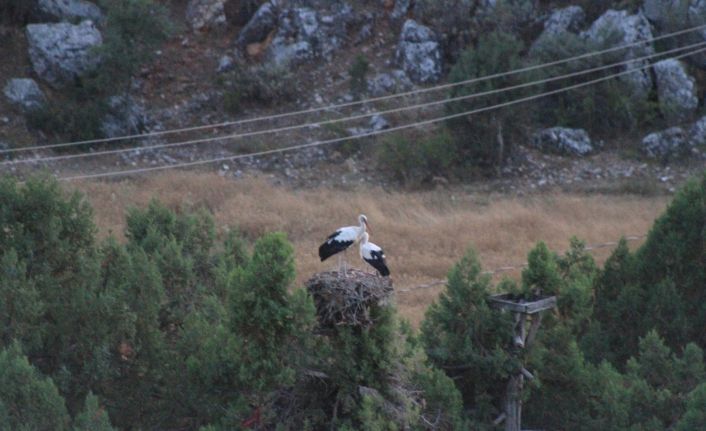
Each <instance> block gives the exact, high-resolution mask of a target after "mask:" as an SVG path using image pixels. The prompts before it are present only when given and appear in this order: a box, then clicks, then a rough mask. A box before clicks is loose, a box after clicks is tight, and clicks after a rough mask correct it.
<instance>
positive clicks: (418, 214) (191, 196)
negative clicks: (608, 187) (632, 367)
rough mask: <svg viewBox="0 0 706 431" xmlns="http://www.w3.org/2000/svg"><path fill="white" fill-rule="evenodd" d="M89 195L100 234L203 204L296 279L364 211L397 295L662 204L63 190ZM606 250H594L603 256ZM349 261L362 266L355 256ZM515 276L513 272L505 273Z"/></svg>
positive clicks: (154, 183)
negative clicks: (142, 213) (290, 256)
mask: <svg viewBox="0 0 706 431" xmlns="http://www.w3.org/2000/svg"><path fill="white" fill-rule="evenodd" d="M70 187H75V188H77V189H79V190H81V191H83V192H84V193H86V194H87V196H88V199H89V200H90V202H91V204H92V205H93V207H94V209H95V212H96V220H97V223H98V226H99V229H100V231H101V233H102V234H103V235H108V234H109V233H111V232H112V233H113V234H115V235H116V236H118V237H119V238H120V237H121V235H122V232H123V228H124V222H125V219H124V213H125V210H126V208H128V207H130V206H144V205H146V204H147V203H148V202H149V201H150V200H151V199H153V198H158V199H159V200H161V201H162V202H164V203H165V204H167V205H168V206H170V207H173V208H184V207H205V208H207V209H208V210H209V211H211V212H212V213H213V214H214V217H215V220H216V225H217V227H218V230H219V234H221V235H223V234H224V233H225V232H226V231H227V229H229V228H238V229H240V230H241V231H242V232H243V233H244V234H245V235H246V236H247V237H249V238H251V239H254V238H256V237H257V236H259V235H261V234H263V233H265V232H269V231H273V230H280V231H284V232H286V233H287V235H288V237H289V239H290V240H291V241H292V242H293V243H294V247H295V250H296V264H297V274H298V282H300V283H301V282H303V281H304V280H306V279H307V278H308V277H309V276H310V275H311V274H313V273H315V272H317V271H323V270H328V269H330V268H331V267H332V266H333V265H335V263H336V262H335V259H332V260H333V261H332V262H328V261H327V262H324V263H321V262H319V259H318V256H317V248H318V245H319V244H320V242H321V241H322V240H323V239H324V238H325V237H326V236H327V235H328V234H329V233H331V232H333V231H334V230H335V229H336V228H338V227H340V226H344V225H350V224H355V223H356V220H357V215H358V214H359V213H365V214H366V215H367V216H368V218H369V221H370V224H371V226H372V232H371V240H372V241H374V242H375V243H377V244H379V245H380V246H382V247H383V248H384V249H385V252H386V255H387V258H388V265H389V267H390V269H391V271H392V277H393V279H394V282H395V287H396V288H397V289H405V288H409V287H413V286H417V285H419V284H424V283H427V282H429V281H431V280H435V279H439V278H443V277H444V276H445V275H446V273H447V271H448V270H449V268H450V267H451V265H452V264H453V263H454V262H455V261H457V260H458V259H459V258H460V256H461V255H462V254H463V253H464V251H465V250H466V249H467V247H469V246H473V247H475V248H476V250H477V251H478V253H479V256H480V257H481V261H482V263H483V266H484V268H485V269H493V268H497V267H500V266H505V265H508V264H521V263H523V262H524V261H525V258H526V255H527V252H528V251H529V250H530V249H531V248H532V246H533V245H534V244H535V243H536V242H537V241H540V240H542V241H545V242H546V243H547V244H548V245H549V247H550V248H552V249H554V250H557V251H561V250H564V249H565V248H566V247H567V246H568V240H569V238H570V237H571V236H574V235H575V236H578V237H579V238H581V239H584V240H586V241H587V242H588V243H597V242H604V241H615V240H617V239H618V238H619V237H620V236H621V235H633V234H642V233H645V232H647V230H648V229H649V227H650V226H651V225H652V222H653V220H654V219H655V217H656V216H657V215H658V214H659V213H660V212H661V211H662V210H663V209H664V208H665V206H666V203H667V198H666V197H663V196H634V195H625V196H620V195H611V196H597V195H567V194H554V195H543V196H534V197H525V198H513V197H507V196H500V195H474V194H467V193H464V192H463V191H460V190H456V191H433V192H415V193H391V192H387V191H384V190H382V189H378V188H361V189H359V190H354V191H341V190H330V189H311V190H290V189H288V188H285V187H276V186H273V185H271V184H270V183H268V182H267V181H266V180H264V179H258V178H247V179H242V180H239V181H233V180H231V179H225V178H222V177H219V176H217V175H215V174H199V173H183V172H181V173H168V174H164V175H160V176H155V177H150V178H146V179H139V180H124V181H120V182H82V183H76V184H73V185H71V186H70ZM609 250H610V248H606V249H601V250H598V251H597V254H596V257H597V258H598V259H599V260H601V259H603V258H605V257H606V256H607V253H608V252H609ZM349 262H351V263H352V264H353V265H354V266H358V267H361V268H364V267H365V264H364V263H362V262H361V261H360V259H359V258H358V255H357V250H354V251H353V252H350V253H349ZM507 275H508V276H512V277H514V276H518V275H519V272H517V271H515V272H508V273H507ZM438 292H439V289H422V290H418V291H414V292H408V293H402V292H400V294H399V295H398V302H399V305H400V309H401V311H402V313H403V314H404V315H405V316H406V317H407V318H409V319H410V320H411V321H412V322H413V323H416V322H418V321H420V320H421V318H422V316H423V313H424V310H425V309H426V306H427V305H428V303H429V302H430V301H431V300H432V299H433V298H434V297H435V296H436V294H437V293H438Z"/></svg>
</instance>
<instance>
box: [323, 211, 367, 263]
mask: <svg viewBox="0 0 706 431" xmlns="http://www.w3.org/2000/svg"><path fill="white" fill-rule="evenodd" d="M358 222H359V223H360V225H359V226H346V227H342V228H340V229H338V230H337V231H336V232H334V233H332V234H331V235H329V236H328V238H326V241H325V242H324V243H323V244H321V245H320V246H319V257H320V258H321V261H322V262H323V261H324V260H326V259H328V258H329V257H331V256H333V255H334V254H336V253H340V252H342V251H344V250H346V249H347V248H348V247H350V246H351V245H353V244H355V243H356V242H357V241H360V238H361V237H362V236H363V234H364V233H365V231H366V229H370V226H369V225H368V218H367V217H366V216H365V215H363V214H361V215H359V216H358Z"/></svg>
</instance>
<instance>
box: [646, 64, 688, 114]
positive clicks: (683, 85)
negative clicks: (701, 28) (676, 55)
mask: <svg viewBox="0 0 706 431" xmlns="http://www.w3.org/2000/svg"><path fill="white" fill-rule="evenodd" d="M654 70H655V77H656V80H657V95H658V97H659V108H660V110H661V111H662V114H663V115H664V116H665V118H667V120H668V121H673V122H676V121H684V120H687V119H689V118H690V117H691V116H692V115H693V113H694V112H695V111H696V108H697V107H698V106H699V99H698V98H697V97H696V83H695V81H694V78H692V77H691V76H689V75H688V74H687V73H686V70H685V69H684V65H683V64H682V63H681V62H680V61H678V60H675V59H672V58H670V59H666V60H662V61H658V62H657V63H655V64H654Z"/></svg>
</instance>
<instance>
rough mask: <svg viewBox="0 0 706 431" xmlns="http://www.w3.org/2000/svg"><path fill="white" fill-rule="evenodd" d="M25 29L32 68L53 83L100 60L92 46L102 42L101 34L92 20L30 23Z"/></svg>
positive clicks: (76, 74) (70, 78) (66, 79)
mask: <svg viewBox="0 0 706 431" xmlns="http://www.w3.org/2000/svg"><path fill="white" fill-rule="evenodd" d="M26 33H27V42H28V45H29V58H30V60H31V61H32V66H33V67H34V71H35V72H36V73H37V75H38V76H39V77H40V78H42V79H43V80H45V81H46V82H48V83H49V84H51V85H52V86H54V87H60V86H62V85H63V84H64V83H66V82H71V81H73V80H74V79H75V78H76V77H79V76H82V75H83V74H85V73H86V72H88V71H89V70H92V69H93V68H95V66H96V65H97V63H98V61H99V59H98V56H97V55H96V53H95V52H94V51H93V48H95V47H96V46H99V45H101V44H102V43H103V38H102V37H101V34H100V32H99V31H98V29H97V28H96V27H95V25H94V24H93V22H91V21H83V22H82V23H81V24H79V25H73V24H68V23H57V24H30V25H28V26H27V30H26Z"/></svg>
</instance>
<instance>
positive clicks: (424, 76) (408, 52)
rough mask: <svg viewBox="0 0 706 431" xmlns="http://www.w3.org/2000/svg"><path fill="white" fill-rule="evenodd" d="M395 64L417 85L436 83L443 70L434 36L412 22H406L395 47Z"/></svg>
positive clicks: (437, 43)
mask: <svg viewBox="0 0 706 431" xmlns="http://www.w3.org/2000/svg"><path fill="white" fill-rule="evenodd" d="M396 59H397V63H398V64H399V65H400V66H401V67H402V69H403V70H404V71H405V72H406V73H407V75H408V76H409V77H410V78H411V79H412V81H414V82H417V83H430V82H437V81H438V80H439V79H441V73H442V69H443V63H442V55H441V46H440V45H439V42H438V39H437V37H436V34H435V33H434V32H433V31H432V30H431V29H430V28H429V27H426V26H423V25H421V24H419V23H417V22H416V21H414V20H411V19H409V20H407V21H406V22H405V23H404V26H402V34H400V41H399V44H398V45H397V52H396Z"/></svg>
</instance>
